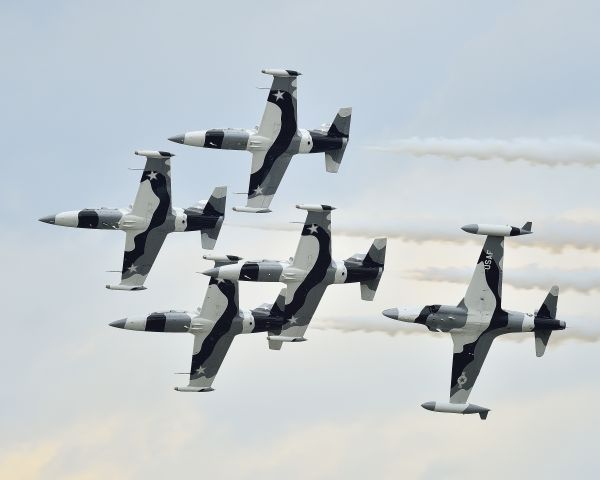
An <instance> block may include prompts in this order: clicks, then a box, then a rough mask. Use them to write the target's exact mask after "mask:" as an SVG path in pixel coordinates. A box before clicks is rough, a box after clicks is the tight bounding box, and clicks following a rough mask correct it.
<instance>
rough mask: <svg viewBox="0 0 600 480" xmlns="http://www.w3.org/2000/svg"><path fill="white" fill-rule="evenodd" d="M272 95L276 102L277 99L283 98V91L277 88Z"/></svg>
mask: <svg viewBox="0 0 600 480" xmlns="http://www.w3.org/2000/svg"><path fill="white" fill-rule="evenodd" d="M273 95H274V96H275V101H276V102H277V101H278V100H283V92H282V91H281V90H277V92H275V93H274V94H273Z"/></svg>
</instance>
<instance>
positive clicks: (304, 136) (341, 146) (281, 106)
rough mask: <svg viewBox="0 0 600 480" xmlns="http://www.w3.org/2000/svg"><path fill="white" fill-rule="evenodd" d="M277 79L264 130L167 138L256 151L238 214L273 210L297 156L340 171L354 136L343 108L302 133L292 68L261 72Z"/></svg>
mask: <svg viewBox="0 0 600 480" xmlns="http://www.w3.org/2000/svg"><path fill="white" fill-rule="evenodd" d="M262 73H265V74H267V75H272V76H273V83H272V85H271V88H270V90H269V95H268V97H267V105H266V107H265V111H264V113H263V117H262V120H261V122H260V126H258V127H257V128H255V129H234V128H227V129H213V130H201V131H197V132H187V133H184V134H182V135H175V136H173V137H170V138H169V140H171V141H172V142H176V143H181V144H184V145H193V146H195V147H204V148H216V149H222V150H247V151H249V152H252V169H251V172H250V182H249V185H248V201H247V203H246V206H245V207H234V210H236V211H238V212H252V213H265V212H270V211H271V210H270V209H269V205H270V204H271V200H272V199H273V196H274V195H275V192H276V191H277V188H278V187H279V184H280V183H281V179H282V178H283V175H284V173H285V171H286V169H287V167H288V165H289V163H290V160H291V159H292V157H293V156H294V155H296V154H297V153H325V167H326V169H327V171H328V172H331V173H336V172H337V171H338V169H339V168H340V164H341V162H342V157H343V156H344V151H345V150H346V145H347V144H348V137H349V134H350V118H351V114H352V109H351V108H341V109H340V110H339V112H338V114H337V115H336V117H335V119H334V120H333V123H332V124H331V125H324V126H323V127H321V128H320V129H315V130H304V129H299V128H298V125H297V109H296V101H297V100H296V83H297V79H298V76H299V75H301V74H300V73H299V72H296V71H294V70H275V69H269V70H262Z"/></svg>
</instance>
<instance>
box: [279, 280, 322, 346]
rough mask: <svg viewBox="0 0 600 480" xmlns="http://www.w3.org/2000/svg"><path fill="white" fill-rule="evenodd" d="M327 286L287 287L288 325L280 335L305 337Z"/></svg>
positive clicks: (291, 285)
mask: <svg viewBox="0 0 600 480" xmlns="http://www.w3.org/2000/svg"><path fill="white" fill-rule="evenodd" d="M326 289H327V285H326V284H324V283H317V284H316V285H313V286H311V283H310V282H308V283H307V282H306V280H304V282H301V283H297V284H294V283H291V284H288V285H287V288H286V295H285V307H284V314H285V318H286V319H287V321H288V322H287V323H286V324H285V325H284V326H283V327H282V328H281V332H280V333H279V335H282V336H288V337H300V338H301V337H303V336H304V333H305V332H306V329H307V328H308V325H309V324H310V322H311V320H312V318H313V316H314V314H315V311H316V310H317V307H318V306H319V303H320V302H321V299H322V298H323V295H324V294H325V290H326Z"/></svg>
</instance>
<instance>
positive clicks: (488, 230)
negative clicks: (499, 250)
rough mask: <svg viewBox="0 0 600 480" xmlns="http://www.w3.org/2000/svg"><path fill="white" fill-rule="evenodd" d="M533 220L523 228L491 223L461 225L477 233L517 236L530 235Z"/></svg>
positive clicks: (467, 230)
mask: <svg viewBox="0 0 600 480" xmlns="http://www.w3.org/2000/svg"><path fill="white" fill-rule="evenodd" d="M531 226H532V224H531V222H527V223H526V224H525V225H523V226H522V227H521V228H519V227H511V226H510V225H490V224H487V223H470V224H469V225H465V226H464V227H461V228H462V230H464V231H465V232H467V233H473V234H475V235H490V236H493V237H516V236H518V235H528V234H530V233H532V231H531Z"/></svg>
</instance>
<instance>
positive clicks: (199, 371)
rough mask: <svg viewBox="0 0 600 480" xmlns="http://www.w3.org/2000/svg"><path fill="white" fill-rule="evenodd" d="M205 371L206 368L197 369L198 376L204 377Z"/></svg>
mask: <svg viewBox="0 0 600 480" xmlns="http://www.w3.org/2000/svg"><path fill="white" fill-rule="evenodd" d="M205 371H206V369H205V368H204V367H202V366H200V367H198V368H197V369H196V375H204V372H205Z"/></svg>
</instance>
